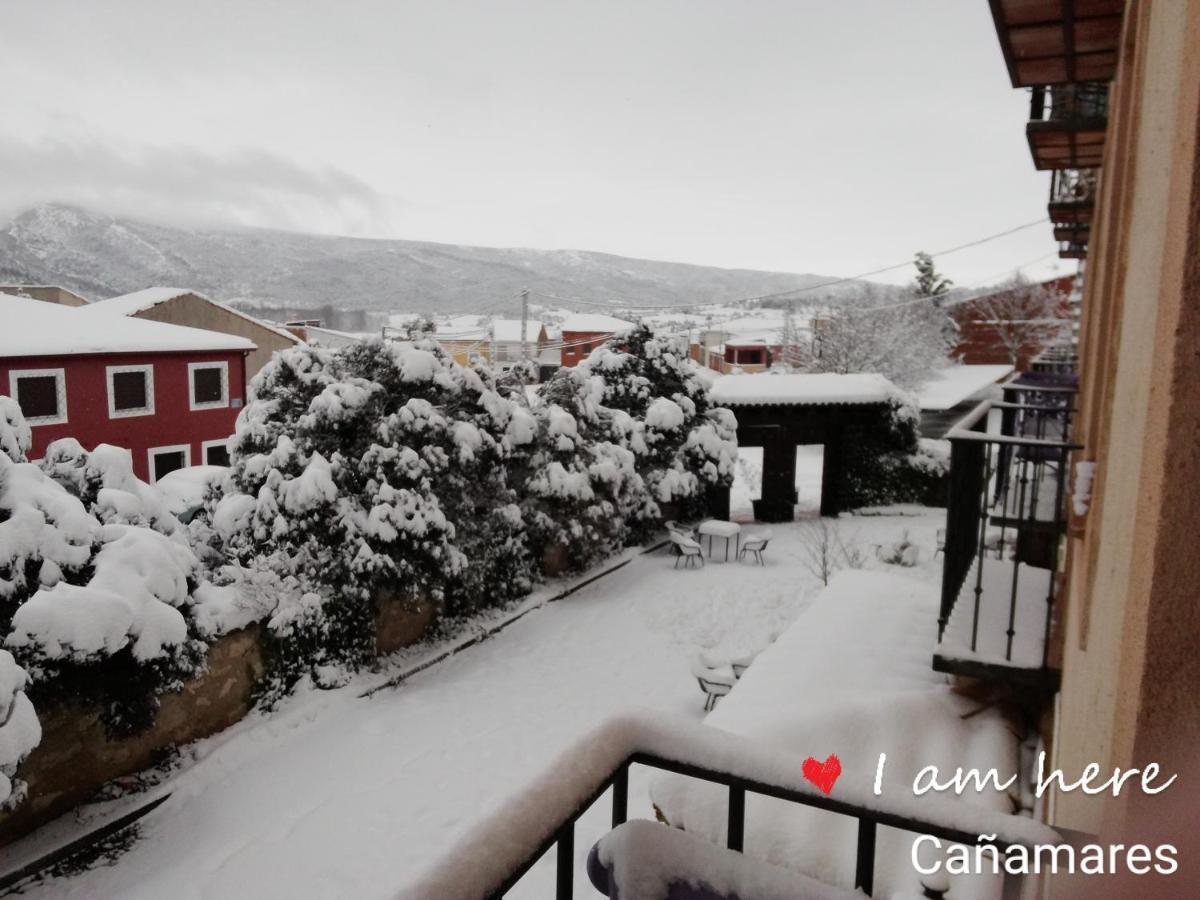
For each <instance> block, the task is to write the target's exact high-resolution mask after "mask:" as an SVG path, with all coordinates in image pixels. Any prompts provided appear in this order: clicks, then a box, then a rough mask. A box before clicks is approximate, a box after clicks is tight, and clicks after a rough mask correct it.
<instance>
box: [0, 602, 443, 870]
mask: <svg viewBox="0 0 1200 900" xmlns="http://www.w3.org/2000/svg"><path fill="white" fill-rule="evenodd" d="M436 613H437V607H436V605H435V604H434V603H432V602H430V601H428V600H425V599H420V598H418V599H417V600H416V601H414V600H412V599H411V598H407V597H403V596H401V595H400V594H398V593H392V592H387V591H384V592H380V594H379V595H378V596H377V597H376V598H375V603H374V614H375V649H376V652H377V653H378V654H379V655H380V656H384V655H386V654H388V653H392V652H395V651H396V650H399V649H400V648H402V647H407V646H409V645H410V644H414V643H416V642H417V641H419V640H421V638H422V637H424V636H425V633H426V632H427V631H428V629H429V626H430V625H431V624H432V623H433V621H434V618H435V617H436ZM261 637H262V626H261V625H251V626H250V627H249V628H244V629H242V630H240V631H235V632H232V633H231V634H227V635H225V636H224V637H222V638H219V639H218V640H217V641H216V642H215V643H213V644H212V646H210V647H209V648H208V658H207V663H208V665H207V669H206V670H205V671H204V673H203V674H201V675H199V676H197V677H196V678H193V679H192V680H191V681H189V682H187V683H186V684H185V685H184V686H183V688H182V689H181V690H180V691H178V692H176V693H171V694H163V695H162V696H161V697H160V698H159V699H160V703H161V705H160V707H159V710H158V714H157V715H156V716H155V719H154V724H153V725H152V726H151V727H150V728H148V729H146V730H145V731H143V732H141V733H139V734H136V735H133V736H132V737H128V738H122V739H117V740H113V739H110V738H109V737H107V736H106V735H105V733H104V726H103V725H102V724H101V722H100V710H99V708H98V707H95V706H79V705H76V704H70V703H64V704H61V705H58V706H53V707H48V708H46V707H43V708H39V709H38V711H37V712H38V719H39V720H40V721H41V724H42V742H41V744H39V745H38V746H37V748H36V749H35V750H34V751H33V752H32V753H31V754H29V756H28V757H27V758H26V759H25V760H24V761H23V762H22V763H21V766H20V768H19V769H18V770H17V777H18V778H20V779H21V780H22V781H24V782H26V784H28V786H29V790H28V794H27V796H26V798H25V800H24V801H23V802H22V803H20V804H19V805H18V806H17V807H16V808H15V809H13V810H11V811H10V812H6V813H0V847H3V846H4V845H5V844H9V843H11V842H12V841H15V840H16V839H18V838H20V837H22V836H23V835H26V834H28V833H29V832H31V831H33V830H34V829H35V828H38V827H40V826H42V825H44V824H46V823H47V822H49V821H51V820H52V819H55V818H57V817H58V816H61V815H62V814H63V813H66V812H70V811H71V810H72V809H74V808H75V807H76V806H78V805H79V804H81V803H84V802H86V801H87V800H88V799H89V798H90V797H91V796H92V795H93V794H95V792H96V791H97V790H98V789H99V788H100V787H101V786H102V785H104V784H106V783H107V782H110V781H112V780H113V779H116V778H122V777H124V776H128V775H133V774H134V773H136V772H140V771H142V770H143V769H145V768H148V767H149V766H152V765H154V764H155V763H156V762H157V761H158V760H159V759H160V757H161V755H162V753H163V752H164V751H165V750H168V749H170V748H172V747H175V746H179V745H183V744H187V743H190V742H192V741H196V740H199V739H200V738H203V737H207V736H209V735H211V734H216V733H217V732H218V731H221V730H223V729H225V728H228V727H229V726H230V725H233V724H234V723H235V722H238V721H239V720H241V719H242V718H243V717H244V716H245V715H246V714H247V713H248V712H249V711H250V709H251V707H252V705H253V704H252V701H251V692H252V690H253V688H254V685H255V683H256V682H257V681H258V679H259V677H260V676H261V675H262V672H263V655H262V643H261Z"/></svg>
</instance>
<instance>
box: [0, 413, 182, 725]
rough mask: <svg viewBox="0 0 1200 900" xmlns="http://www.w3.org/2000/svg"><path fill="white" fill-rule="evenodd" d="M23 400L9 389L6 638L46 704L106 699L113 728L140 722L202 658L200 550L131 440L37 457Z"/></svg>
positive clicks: (0, 606)
mask: <svg viewBox="0 0 1200 900" xmlns="http://www.w3.org/2000/svg"><path fill="white" fill-rule="evenodd" d="M14 406H15V405H14V404H12V403H11V401H9V400H8V399H7V398H0V408H2V409H3V410H4V412H3V416H4V424H3V427H2V428H0V444H2V445H3V446H4V447H5V453H4V454H2V455H0V632H2V633H3V635H4V646H5V647H7V648H8V650H10V651H12V654H13V656H14V657H15V658H16V660H17V662H18V663H19V664H20V665H21V666H23V667H24V669H25V670H26V672H27V673H28V675H29V677H30V679H31V684H30V687H29V695H30V697H31V699H32V700H33V701H34V703H35V705H37V704H41V703H43V702H54V701H71V702H98V703H100V704H101V705H102V708H103V721H104V724H105V726H106V727H107V728H108V730H109V732H110V733H113V734H124V733H129V732H132V731H135V730H137V729H139V728H142V727H144V726H146V725H147V724H149V723H150V721H152V719H153V715H154V712H155V710H156V709H157V703H158V701H157V699H156V698H157V695H158V694H160V693H162V692H163V691H166V690H171V689H173V688H175V687H177V686H178V685H179V684H180V683H181V681H182V679H183V678H185V677H187V676H189V675H191V674H193V673H195V672H196V671H197V670H198V668H199V666H200V665H201V663H202V658H203V649H204V648H203V644H202V643H201V642H200V641H199V640H197V636H196V635H195V633H194V630H193V628H192V625H191V617H190V606H191V602H192V598H191V590H192V588H193V587H194V585H195V582H194V576H195V571H196V565H197V562H196V558H195V556H194V555H193V554H192V552H191V550H190V549H189V547H188V545H187V541H186V538H185V536H184V535H183V533H182V529H181V528H180V526H179V523H178V522H177V521H176V520H174V519H173V518H171V517H170V516H169V514H167V513H166V512H165V511H164V510H163V509H162V508H161V500H160V499H159V498H157V497H156V496H155V493H154V491H153V489H152V488H150V487H149V486H148V485H146V484H144V483H143V482H141V481H139V480H138V479H136V478H135V477H134V476H133V474H132V470H131V469H129V467H128V454H127V453H125V451H119V450H117V449H116V448H97V451H94V452H93V453H92V454H87V453H86V452H84V451H83V450H82V448H80V447H79V445H78V444H75V443H74V442H60V444H59V447H58V450H59V451H61V452H57V453H56V454H55V456H54V459H53V460H48V461H46V462H44V463H43V466H44V469H43V468H42V467H39V466H36V465H34V464H32V463H29V462H26V461H25V452H26V450H27V449H28V446H29V442H28V436H27V435H28V430H27V429H25V430H24V431H23V422H22V421H21V419H20V415H19V410H16V411H14ZM47 473H50V474H47ZM59 478H61V479H62V481H61V482H60V481H59ZM152 526H153V527H152Z"/></svg>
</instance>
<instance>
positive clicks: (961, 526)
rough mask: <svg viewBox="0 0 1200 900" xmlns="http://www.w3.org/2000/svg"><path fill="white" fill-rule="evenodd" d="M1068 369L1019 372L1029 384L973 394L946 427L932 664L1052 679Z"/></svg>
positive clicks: (1069, 403)
mask: <svg viewBox="0 0 1200 900" xmlns="http://www.w3.org/2000/svg"><path fill="white" fill-rule="evenodd" d="M1064 362H1066V361H1065V360H1064ZM1069 378H1070V376H1059V375H1054V374H1035V375H1026V376H1022V379H1030V380H1031V381H1032V382H1033V383H1028V382H1027V383H1019V382H1010V383H1009V384H1008V385H1006V386H1005V397H1006V399H1005V400H1004V401H999V402H993V401H985V402H984V403H981V404H980V405H979V406H977V407H976V408H975V409H974V410H973V411H972V412H971V413H970V414H969V415H968V416H967V417H966V418H965V419H963V420H962V421H960V422H959V423H958V424H957V425H956V426H955V427H954V428H952V429H951V430H950V432H949V433H948V434H947V435H946V437H947V438H948V439H949V440H950V491H949V501H948V505H947V512H946V539H945V549H944V553H945V561H944V566H943V570H942V598H941V607H940V611H939V614H938V642H939V646H938V650H937V653H936V654H935V656H934V668H935V669H937V670H938V671H945V672H953V673H957V674H963V675H972V676H977V677H978V676H997V677H1005V678H1009V679H1010V680H1017V681H1025V682H1032V683H1036V684H1039V685H1044V684H1052V685H1053V686H1057V673H1056V672H1053V671H1052V670H1051V669H1050V665H1049V647H1050V628H1051V622H1052V618H1053V613H1054V604H1055V599H1056V596H1055V595H1056V584H1055V574H1056V568H1057V562H1058V553H1059V545H1060V541H1061V536H1062V534H1063V532H1064V530H1065V528H1064V523H1065V516H1064V515H1063V510H1064V500H1065V491H1066V483H1067V482H1066V479H1067V473H1068V471H1069V462H1070V460H1069V457H1070V453H1071V451H1072V450H1074V449H1078V448H1077V446H1076V445H1074V444H1072V443H1071V441H1070V429H1071V416H1072V414H1073V412H1074V407H1073V399H1074V396H1075V388H1074V387H1073V386H1069V385H1064V384H1063V383H1062V382H1065V381H1069ZM1056 382H1057V383H1056Z"/></svg>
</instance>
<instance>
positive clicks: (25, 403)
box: [8, 369, 67, 425]
mask: <svg viewBox="0 0 1200 900" xmlns="http://www.w3.org/2000/svg"><path fill="white" fill-rule="evenodd" d="M8 380H9V391H10V392H11V393H12V396H13V397H14V398H15V399H16V401H17V403H18V405H20V407H21V412H22V413H24V415H25V420H26V421H27V422H29V424H31V425H58V424H62V423H63V422H66V421H67V392H66V374H65V373H64V371H63V370H62V369H20V370H13V371H12V372H9V373H8Z"/></svg>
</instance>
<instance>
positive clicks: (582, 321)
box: [562, 313, 634, 367]
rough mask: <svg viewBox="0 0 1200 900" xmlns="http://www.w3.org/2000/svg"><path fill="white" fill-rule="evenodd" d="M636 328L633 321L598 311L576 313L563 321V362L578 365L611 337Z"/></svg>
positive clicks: (568, 365) (569, 365) (568, 364)
mask: <svg viewBox="0 0 1200 900" xmlns="http://www.w3.org/2000/svg"><path fill="white" fill-rule="evenodd" d="M632 328H634V324H633V323H632V322H626V321H625V320H624V319H617V318H615V317H613V316H605V315H600V314H598V313H576V314H575V315H573V316H568V317H567V320H566V321H565V322H563V323H562V344H563V346H562V364H563V365H564V366H566V367H571V366H577V365H579V364H580V363H581V362H583V361H584V360H585V359H587V358H588V355H589V354H590V353H591V352H592V351H593V350H595V349H596V348H597V347H599V346H600V345H601V344H603V343H604V342H605V341H607V340H608V339H609V338H611V337H612V336H613V335H616V334H622V333H623V332H626V331H629V330H630V329H632Z"/></svg>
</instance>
